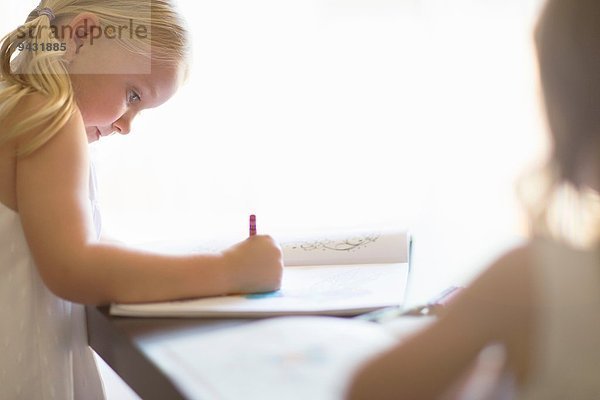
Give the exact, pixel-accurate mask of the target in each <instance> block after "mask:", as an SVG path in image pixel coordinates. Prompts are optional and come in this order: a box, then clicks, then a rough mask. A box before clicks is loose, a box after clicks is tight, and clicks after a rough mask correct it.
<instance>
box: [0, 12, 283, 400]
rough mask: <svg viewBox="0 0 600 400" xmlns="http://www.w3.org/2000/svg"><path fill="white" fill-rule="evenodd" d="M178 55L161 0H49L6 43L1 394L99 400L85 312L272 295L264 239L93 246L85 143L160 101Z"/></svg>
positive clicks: (275, 265)
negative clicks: (178, 246)
mask: <svg viewBox="0 0 600 400" xmlns="http://www.w3.org/2000/svg"><path fill="white" fill-rule="evenodd" d="M187 53H188V40H187V33H186V31H185V29H184V28H183V26H182V23H181V20H180V18H179V16H178V15H177V13H176V12H175V11H174V9H173V6H172V4H171V2H169V1H166V0H133V1H125V0H45V1H42V2H41V4H39V6H38V7H37V8H36V9H35V10H34V11H32V12H31V14H30V15H29V17H28V18H27V20H26V22H25V23H24V24H23V25H21V26H19V27H18V28H17V29H15V30H14V31H13V32H11V33H9V34H8V35H7V36H5V37H4V39H3V40H2V42H1V47H0V57H1V59H0V61H1V65H0V126H1V127H2V128H1V130H0V320H1V321H2V323H1V325H0V354H2V356H1V357H0V398H1V399H61V400H64V399H87V398H89V399H97V398H103V393H102V389H101V385H100V381H99V379H98V374H97V371H96V369H95V365H94V362H93V360H92V358H91V354H90V350H89V348H88V347H87V344H86V333H85V322H84V316H83V308H82V306H81V304H102V303H108V302H142V301H160V300H168V299H178V298H188V297H198V296H209V295H220V294H226V293H240V292H257V291H269V290H274V289H276V288H278V287H279V284H280V279H281V270H282V263H281V252H280V250H279V248H278V247H277V245H276V244H275V243H274V242H273V240H272V239H271V238H269V237H268V236H262V235H256V236H252V237H251V238H249V239H248V240H246V241H244V242H241V243H239V244H237V245H235V246H233V247H231V248H229V249H227V250H225V251H223V252H222V253H218V254H196V255H187V256H167V255H160V254H152V253H148V252H142V251H136V250H133V249H129V248H127V247H123V246H119V245H115V244H109V243H103V242H102V241H101V240H99V231H98V226H99V224H98V221H97V220H96V221H94V215H97V213H96V212H95V210H94V202H93V199H90V168H89V164H88V150H87V145H88V143H89V142H92V141H95V140H98V139H99V138H100V137H102V136H107V135H110V134H111V133H114V132H116V133H120V134H128V133H129V130H130V126H131V122H132V120H133V119H134V118H135V116H136V115H137V114H138V113H139V111H141V110H142V109H146V108H153V107H157V106H158V105H160V104H162V103H164V102H165V101H166V100H168V99H169V98H170V97H171V96H172V95H173V94H174V93H175V91H176V90H177V88H178V86H179V85H180V82H181V81H182V78H183V76H184V75H185V74H186V58H187ZM91 200H92V201H91Z"/></svg>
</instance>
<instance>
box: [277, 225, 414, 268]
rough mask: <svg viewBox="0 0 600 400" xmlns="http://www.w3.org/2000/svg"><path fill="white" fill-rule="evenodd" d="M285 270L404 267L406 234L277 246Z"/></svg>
mask: <svg viewBox="0 0 600 400" xmlns="http://www.w3.org/2000/svg"><path fill="white" fill-rule="evenodd" d="M280 245H281V249H282V250H283V260H284V264H285V265H286V266H292V265H315V264H321V265H323V264H379V263H406V262H408V258H409V250H410V235H409V234H408V233H407V232H354V233H338V234H329V235H322V236H311V237H306V238H299V239H296V240H289V241H288V240H283V241H281V242H280Z"/></svg>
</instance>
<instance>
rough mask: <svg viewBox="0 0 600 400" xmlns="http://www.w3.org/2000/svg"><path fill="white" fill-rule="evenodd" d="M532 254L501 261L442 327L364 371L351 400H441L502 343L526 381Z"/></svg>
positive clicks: (466, 292) (354, 384)
mask: <svg viewBox="0 0 600 400" xmlns="http://www.w3.org/2000/svg"><path fill="white" fill-rule="evenodd" d="M527 262H528V256H527V250H525V249H517V250H515V251H513V252H512V253H509V254H508V255H506V256H504V257H503V258H501V259H500V260H498V261H497V262H496V263H495V264H494V265H493V266H492V267H491V268H490V269H489V270H487V271H486V272H485V273H483V274H482V276H481V277H479V278H478V279H477V280H476V281H475V282H474V283H473V284H472V285H470V286H469V287H467V288H465V289H464V290H463V291H462V292H461V293H460V294H458V295H457V297H456V299H454V301H453V302H452V303H451V304H450V305H449V306H448V308H447V311H446V312H445V313H444V315H442V316H441V317H440V319H439V320H438V321H436V322H435V323H434V324H432V325H431V326H430V327H428V328H426V329H425V330H423V331H422V332H420V333H418V334H416V335H415V336H413V337H411V338H409V339H407V340H405V341H404V342H402V343H400V344H399V345H397V346H396V347H394V348H392V349H391V350H389V351H387V352H385V353H383V354H381V355H379V356H377V357H375V358H374V359H372V360H370V361H369V362H368V363H366V364H365V365H363V366H362V368H361V369H360V370H359V371H358V373H357V375H356V376H355V377H354V380H353V382H352V385H351V387H350V390H349V392H348V398H349V399H351V400H359V399H380V400H385V399H420V400H426V399H438V398H440V396H442V395H444V394H447V393H448V390H449V389H452V388H453V385H455V384H456V383H457V381H458V380H459V379H460V378H463V377H464V376H465V373H468V372H469V369H470V367H471V366H472V365H473V363H474V361H475V359H476V357H477V356H478V354H479V353H480V351H481V350H482V349H483V348H484V347H485V346H487V345H489V344H492V343H494V342H500V343H503V344H505V345H506V347H507V356H508V357H507V360H508V363H509V364H510V367H511V368H512V369H513V372H516V375H517V377H518V378H523V377H524V376H525V375H526V372H527V371H526V365H527V362H526V360H527V356H528V354H524V352H523V351H522V350H524V349H527V348H529V347H530V346H529V343H528V342H527V340H529V336H528V334H529V332H530V331H531V329H532V328H531V320H532V314H531V307H530V304H531V298H530V296H531V294H530V292H531V287H532V285H531V277H530V276H529V273H528V272H527V271H528V269H527V268H526V266H527ZM482 398H483V397H482Z"/></svg>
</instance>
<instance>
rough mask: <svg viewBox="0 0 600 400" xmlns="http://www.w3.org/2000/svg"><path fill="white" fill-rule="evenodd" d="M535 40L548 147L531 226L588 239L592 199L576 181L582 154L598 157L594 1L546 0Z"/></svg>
mask: <svg viewBox="0 0 600 400" xmlns="http://www.w3.org/2000/svg"><path fill="white" fill-rule="evenodd" d="M535 39H536V47H537V54H538V61H539V72H540V79H541V84H542V91H543V96H544V104H545V108H546V115H547V120H548V123H549V130H550V132H549V133H550V135H551V138H552V141H551V143H552V148H551V156H550V159H549V160H548V162H547V165H546V168H545V172H546V176H545V182H540V181H538V182H536V183H537V184H538V185H539V184H540V183H543V184H544V186H545V187H546V191H544V192H540V193H541V194H538V195H539V196H541V198H539V199H538V201H537V202H534V204H533V205H531V206H530V207H529V211H530V214H531V215H530V217H531V220H532V223H533V230H534V232H535V233H542V234H548V233H550V234H552V235H554V236H562V238H563V239H567V240H569V241H575V242H581V241H586V242H589V241H594V240H597V237H595V236H597V235H598V231H599V228H600V226H598V220H597V218H598V197H597V195H596V194H595V193H594V192H593V191H589V190H587V188H586V187H585V182H582V181H581V172H582V171H581V170H582V167H583V164H584V163H586V162H589V160H584V157H589V156H590V155H593V154H595V155H596V157H597V158H598V159H600V109H599V105H600V1H598V0H548V1H547V3H546V6H545V8H544V10H543V11H542V14H541V18H540V19H539V23H538V25H537V28H536V31H535ZM590 151H592V152H590ZM595 167H596V168H598V165H595ZM598 172H600V171H598ZM557 198H558V199H560V201H559V202H556V201H554V200H556V199H557ZM565 202H566V203H567V204H565ZM558 203H562V206H563V207H562V209H560V208H561V207H560V206H557V204H558ZM558 209H560V210H558ZM565 212H567V213H568V215H565ZM557 213H558V218H556V217H557ZM553 219H554V220H553ZM574 223H575V225H574ZM553 225H554V226H553ZM583 233H585V236H586V237H579V238H578V237H574V235H573V234H577V235H578V236H581V235H582V234H583Z"/></svg>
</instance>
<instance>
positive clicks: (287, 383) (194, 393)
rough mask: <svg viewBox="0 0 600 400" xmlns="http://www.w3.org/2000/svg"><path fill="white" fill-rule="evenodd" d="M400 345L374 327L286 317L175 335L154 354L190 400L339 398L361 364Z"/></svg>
mask: <svg viewBox="0 0 600 400" xmlns="http://www.w3.org/2000/svg"><path fill="white" fill-rule="evenodd" d="M395 342H396V341H395V339H394V338H393V337H392V336H391V335H389V334H388V333H387V332H386V331H385V329H383V328H382V327H380V326H378V325H376V324H373V323H369V322H364V321H357V320H351V319H343V318H332V317H293V318H291V317H287V318H274V319H267V320H262V321H259V322H251V323H248V324H245V325H242V326H239V327H234V328H230V329H226V330H217V331H215V332H209V333H206V334H202V335H188V336H183V337H179V338H175V339H174V340H172V341H170V342H169V343H167V344H164V343H160V344H157V345H156V346H155V347H151V348H150V352H151V355H152V357H153V358H157V359H159V360H160V363H161V365H162V366H165V367H166V368H165V369H166V371H167V373H168V374H169V375H170V376H172V377H173V379H176V380H177V386H178V387H179V388H180V389H181V390H182V391H183V392H184V394H185V395H186V397H188V398H190V399H191V398H198V399H200V398H201V399H209V400H210V399H219V400H238V399H262V400H271V399H272V400H281V399H286V400H296V399H297V400H307V399H311V400H334V399H341V398H343V397H344V396H343V395H344V392H345V390H346V387H347V384H348V382H349V380H350V377H351V375H352V373H353V372H354V370H355V368H356V367H357V365H359V364H360V363H361V362H363V361H364V360H365V359H366V358H367V357H371V356H373V355H374V354H375V353H377V352H379V351H382V350H384V349H386V348H388V347H389V346H391V345H393V344H394V343H395Z"/></svg>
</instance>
